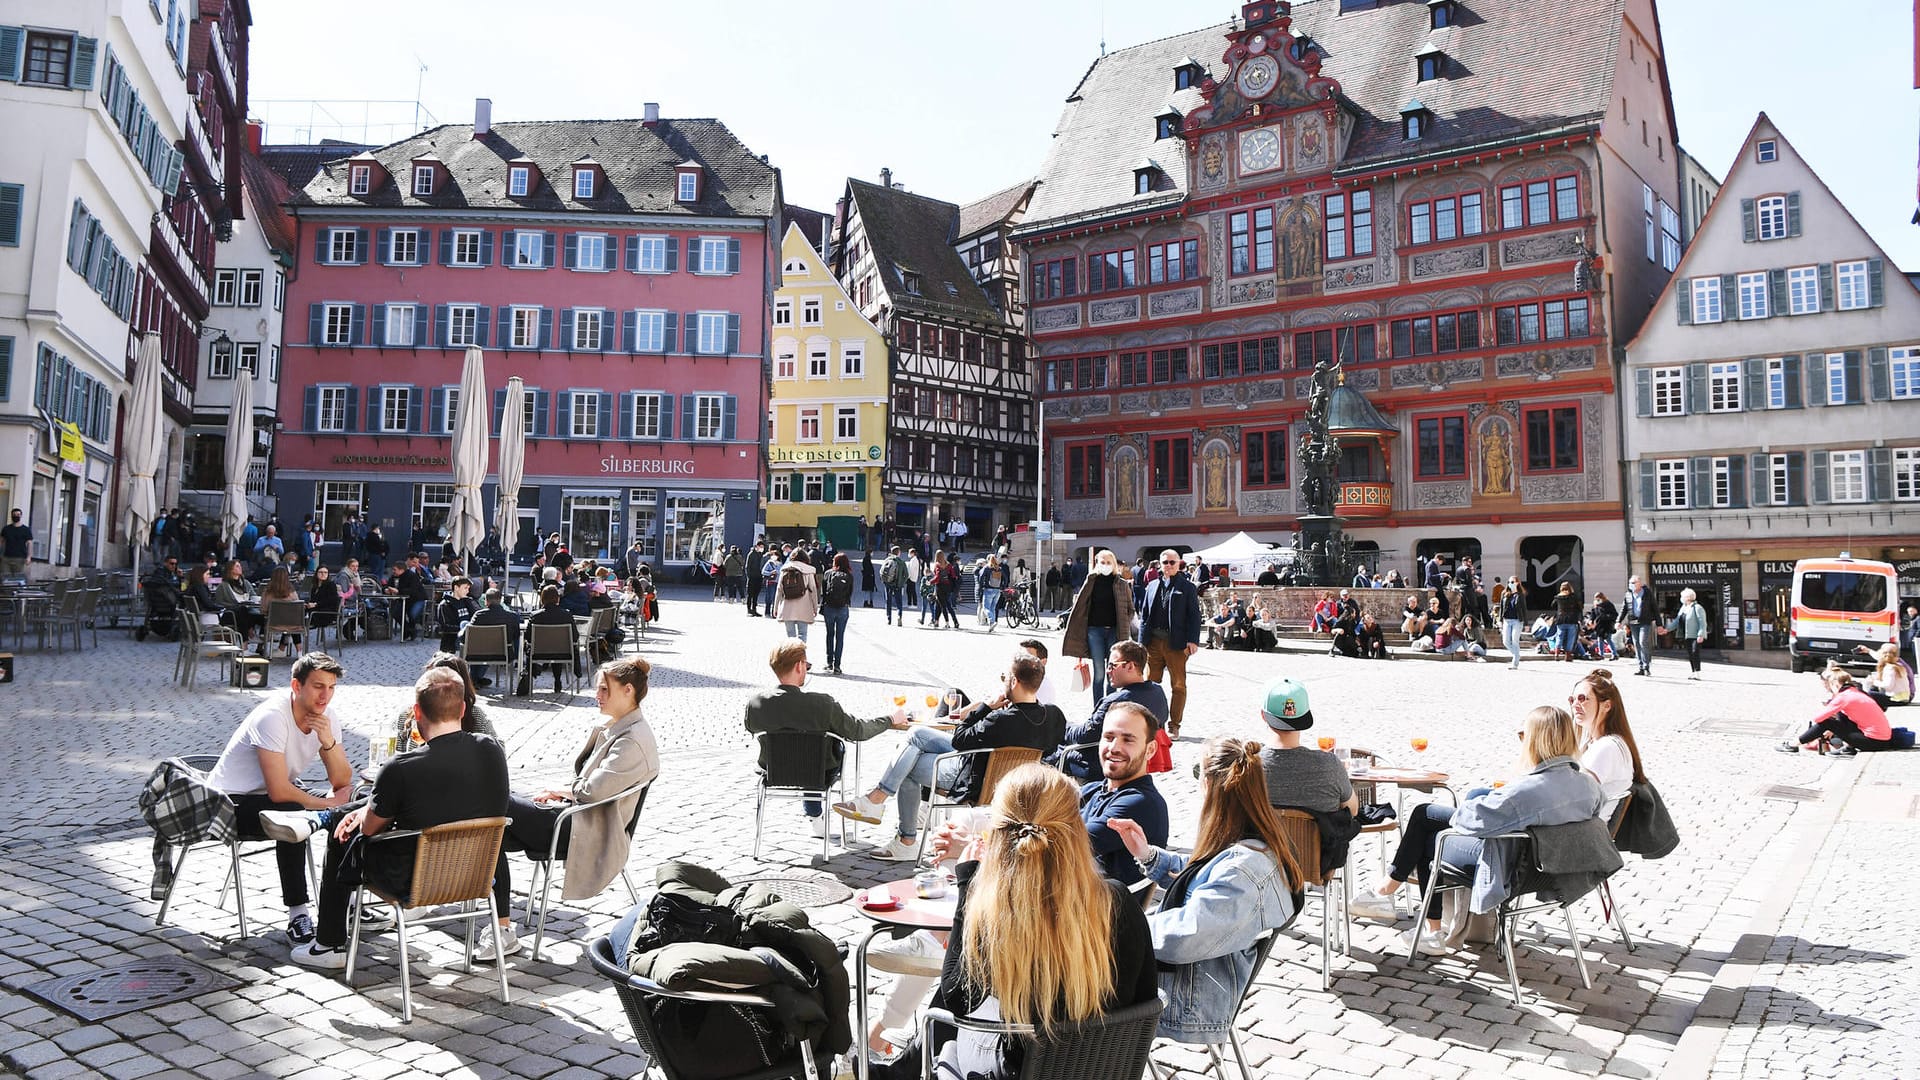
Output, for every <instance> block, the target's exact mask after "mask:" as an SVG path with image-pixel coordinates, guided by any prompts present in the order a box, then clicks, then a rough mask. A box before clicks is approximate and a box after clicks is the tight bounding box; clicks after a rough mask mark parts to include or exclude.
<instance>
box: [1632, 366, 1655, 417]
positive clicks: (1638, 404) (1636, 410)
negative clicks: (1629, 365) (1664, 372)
mask: <svg viewBox="0 0 1920 1080" xmlns="http://www.w3.org/2000/svg"><path fill="white" fill-rule="evenodd" d="M1633 415H1635V416H1652V415H1653V371H1652V370H1651V369H1649V368H1636V369H1634V372H1633Z"/></svg>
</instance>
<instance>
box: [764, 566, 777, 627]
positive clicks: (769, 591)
mask: <svg viewBox="0 0 1920 1080" xmlns="http://www.w3.org/2000/svg"><path fill="white" fill-rule="evenodd" d="M779 585H780V575H779V574H769V575H767V584H766V588H765V592H766V595H765V596H764V597H763V598H762V599H761V604H762V605H763V606H764V607H765V608H766V612H767V617H768V618H772V617H773V593H774V590H775V589H777V588H778V587H779Z"/></svg>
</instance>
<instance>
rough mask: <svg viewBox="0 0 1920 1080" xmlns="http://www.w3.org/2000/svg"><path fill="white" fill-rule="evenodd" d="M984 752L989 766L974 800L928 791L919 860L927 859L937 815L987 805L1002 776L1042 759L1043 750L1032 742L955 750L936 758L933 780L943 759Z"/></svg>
mask: <svg viewBox="0 0 1920 1080" xmlns="http://www.w3.org/2000/svg"><path fill="white" fill-rule="evenodd" d="M981 754H985V755H987V767H986V770H985V772H984V773H983V774H982V775H981V777H980V789H979V790H978V791H976V792H974V793H973V801H972V802H967V801H964V800H961V799H942V798H941V797H940V792H939V791H938V790H929V791H928V792H927V827H926V828H924V829H921V830H920V854H919V856H918V857H917V858H915V860H914V861H915V862H916V863H922V862H925V861H927V837H929V836H931V835H933V830H934V826H935V824H936V822H935V821H934V815H935V814H937V813H941V812H943V811H947V810H965V809H968V808H971V807H975V806H985V805H986V804H987V803H990V802H992V801H993V789H994V787H995V786H996V785H998V784H999V783H1000V778H1001V777H1003V776H1005V775H1007V774H1008V773H1010V772H1012V771H1013V770H1015V769H1017V768H1019V767H1020V766H1022V765H1026V764H1030V763H1032V762H1035V761H1039V760H1040V751H1038V750H1035V749H1034V748H1032V747H1030V746H991V747H981V748H980V749H977V750H954V751H951V752H949V753H945V754H941V755H940V756H938V757H936V758H934V759H933V781H934V784H935V785H937V784H938V783H939V782H940V763H941V762H943V761H961V760H964V759H966V758H970V757H977V756H979V755H981Z"/></svg>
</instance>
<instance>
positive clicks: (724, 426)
mask: <svg viewBox="0 0 1920 1080" xmlns="http://www.w3.org/2000/svg"><path fill="white" fill-rule="evenodd" d="M738 419H739V403H738V401H737V400H736V399H735V397H734V396H733V395H732V394H728V395H727V396H726V398H725V399H724V400H723V401H722V402H721V404H720V437H721V438H722V439H725V440H726V441H728V442H732V441H733V436H734V426H735V424H736V423H738Z"/></svg>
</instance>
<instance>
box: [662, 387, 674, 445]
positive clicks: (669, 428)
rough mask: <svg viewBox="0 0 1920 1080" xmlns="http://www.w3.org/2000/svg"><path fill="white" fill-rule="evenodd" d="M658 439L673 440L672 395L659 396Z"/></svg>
mask: <svg viewBox="0 0 1920 1080" xmlns="http://www.w3.org/2000/svg"><path fill="white" fill-rule="evenodd" d="M660 437H661V438H662V439H671V438H673V395H672V394H661V395H660Z"/></svg>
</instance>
